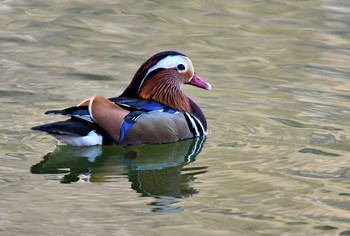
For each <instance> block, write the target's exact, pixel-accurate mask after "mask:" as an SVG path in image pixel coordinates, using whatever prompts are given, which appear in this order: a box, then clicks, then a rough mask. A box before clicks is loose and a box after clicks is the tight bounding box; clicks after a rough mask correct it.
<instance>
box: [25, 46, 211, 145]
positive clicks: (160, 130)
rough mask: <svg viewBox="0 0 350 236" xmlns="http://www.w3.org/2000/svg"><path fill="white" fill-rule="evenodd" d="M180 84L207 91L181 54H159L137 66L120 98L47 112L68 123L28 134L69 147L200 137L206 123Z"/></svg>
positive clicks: (92, 100) (98, 98)
mask: <svg viewBox="0 0 350 236" xmlns="http://www.w3.org/2000/svg"><path fill="white" fill-rule="evenodd" d="M184 84H189V85H193V86H197V87H200V88H203V89H208V90H209V89H210V88H211V86H210V84H209V83H207V82H205V81H204V80H202V79H200V77H199V76H198V75H197V74H196V73H195V71H194V68H193V65H192V62H191V60H190V59H189V58H188V57H186V56H185V55H184V54H182V53H179V52H175V51H166V52H160V53H157V54H155V55H153V56H152V57H151V58H149V59H148V60H147V61H146V62H144V63H143V64H142V65H141V67H140V68H139V69H138V70H137V72H136V74H135V75H134V77H133V79H132V80H131V83H130V84H129V86H128V87H127V88H126V89H125V91H124V92H123V93H122V94H121V95H120V96H118V97H114V98H109V99H107V98H105V97H103V96H94V97H92V98H89V99H87V100H85V101H83V102H81V103H80V104H79V105H77V106H74V107H70V108H67V109H63V110H50V111H47V112H46V113H45V114H59V115H65V116H69V117H70V119H68V120H65V121H59V122H54V123H50V124H44V125H39V126H35V127H32V129H33V130H39V131H44V132H47V133H49V134H50V135H53V136H54V137H55V138H57V139H58V140H59V141H61V142H63V143H66V144H70V145H74V146H92V145H114V144H122V145H134V144H161V143H170V142H176V141H180V140H185V139H190V138H195V137H200V136H204V135H206V134H207V122H206V119H205V117H204V114H203V112H202V110H201V109H200V108H199V106H198V105H197V104H196V103H195V102H194V101H192V100H191V99H190V98H189V97H187V96H186V95H185V94H184V93H183V92H182V86H183V85H184Z"/></svg>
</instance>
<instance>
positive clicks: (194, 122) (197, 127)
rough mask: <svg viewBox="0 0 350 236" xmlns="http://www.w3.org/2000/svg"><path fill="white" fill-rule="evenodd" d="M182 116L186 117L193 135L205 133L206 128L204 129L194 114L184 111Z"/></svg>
mask: <svg viewBox="0 0 350 236" xmlns="http://www.w3.org/2000/svg"><path fill="white" fill-rule="evenodd" d="M184 116H185V118H186V121H187V124H188V127H189V129H190V130H191V132H192V133H193V135H194V137H200V136H202V135H207V134H208V132H207V130H205V129H204V127H203V124H202V123H201V122H200V120H199V119H198V118H196V117H195V116H194V115H192V114H190V113H187V112H185V113H184Z"/></svg>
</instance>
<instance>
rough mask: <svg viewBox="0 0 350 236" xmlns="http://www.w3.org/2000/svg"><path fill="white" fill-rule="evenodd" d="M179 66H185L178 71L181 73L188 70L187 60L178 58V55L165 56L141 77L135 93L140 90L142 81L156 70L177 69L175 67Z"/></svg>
mask: <svg viewBox="0 0 350 236" xmlns="http://www.w3.org/2000/svg"><path fill="white" fill-rule="evenodd" d="M179 64H182V65H184V66H185V69H183V70H180V71H181V72H184V71H186V70H187V69H188V63H187V60H186V59H185V57H184V56H180V55H175V56H167V57H165V58H163V59H162V60H160V61H159V62H158V63H157V64H155V65H154V66H152V67H151V68H149V69H148V71H147V73H146V75H145V77H143V79H142V81H141V83H140V86H139V88H138V91H137V92H140V89H141V87H142V84H143V82H144V80H145V79H146V78H147V76H148V75H149V74H150V73H151V72H153V71H155V70H157V69H160V68H163V69H172V68H175V69H177V66H178V65H179Z"/></svg>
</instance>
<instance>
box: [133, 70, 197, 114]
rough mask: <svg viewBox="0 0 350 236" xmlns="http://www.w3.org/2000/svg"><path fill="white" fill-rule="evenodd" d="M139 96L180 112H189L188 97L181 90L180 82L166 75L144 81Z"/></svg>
mask: <svg viewBox="0 0 350 236" xmlns="http://www.w3.org/2000/svg"><path fill="white" fill-rule="evenodd" d="M139 97H140V98H142V99H146V100H154V101H157V102H159V103H162V104H164V105H165V106H167V107H170V108H173V109H175V110H178V111H182V112H190V111H191V105H190V100H189V98H188V97H187V96H186V95H185V94H183V92H182V83H181V82H180V81H178V80H170V79H169V78H166V77H160V78H152V79H149V80H147V81H146V82H145V84H144V85H143V87H142V89H141V91H140V93H139Z"/></svg>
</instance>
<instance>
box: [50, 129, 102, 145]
mask: <svg viewBox="0 0 350 236" xmlns="http://www.w3.org/2000/svg"><path fill="white" fill-rule="evenodd" d="M55 137H56V138H57V139H58V140H60V141H61V142H63V143H66V144H70V145H73V146H93V145H102V140H103V138H102V136H101V135H99V134H97V133H96V131H95V130H92V131H90V133H88V135H86V136H81V137H77V136H68V135H55Z"/></svg>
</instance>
